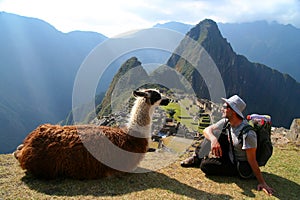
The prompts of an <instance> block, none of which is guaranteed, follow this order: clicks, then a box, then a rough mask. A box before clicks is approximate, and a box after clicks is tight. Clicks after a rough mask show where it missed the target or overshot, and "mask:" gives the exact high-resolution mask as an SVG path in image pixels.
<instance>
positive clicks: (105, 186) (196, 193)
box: [22, 172, 232, 199]
mask: <svg viewBox="0 0 300 200" xmlns="http://www.w3.org/2000/svg"><path fill="white" fill-rule="evenodd" d="M22 181H23V182H24V183H26V184H27V185H28V187H30V189H32V190H35V191H38V192H40V193H44V194H47V195H56V196H77V195H83V196H89V195H91V196H95V197H112V196H121V195H126V194H130V193H134V192H139V191H146V190H148V189H156V188H157V189H160V190H167V191H171V192H172V193H174V194H178V195H182V196H186V197H189V198H193V199H199V198H200V199H232V197H231V196H228V195H220V194H211V193H207V192H205V191H202V190H198V189H196V188H194V187H191V186H189V185H186V184H184V183H181V182H179V181H178V180H176V179H173V178H170V177H168V176H166V175H164V174H161V173H158V172H148V173H139V174H127V175H124V176H119V177H113V178H105V179H99V180H85V181H79V180H71V179H55V180H40V179H36V178H35V177H33V176H31V175H26V176H24V177H23V178H22ZM156 193H157V192H156V191H155V192H153V193H150V192H149V194H148V193H147V194H146V195H147V196H146V197H147V198H148V196H149V198H150V199H153V198H163V197H165V193H164V194H163V195H164V196H161V197H160V196H157V195H159V194H156ZM166 193H168V192H166Z"/></svg>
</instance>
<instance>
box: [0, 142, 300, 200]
mask: <svg viewBox="0 0 300 200" xmlns="http://www.w3.org/2000/svg"><path fill="white" fill-rule="evenodd" d="M149 156H150V157H151V156H155V153H148V154H147V157H149ZM186 156H188V155H187V154H184V155H183V156H181V157H180V158H178V160H177V161H176V162H174V163H172V164H170V165H168V166H167V167H164V168H162V169H160V170H158V171H155V172H150V173H140V174H128V175H125V176H122V177H114V178H107V179H103V180H92V181H77V180H69V179H58V180H51V181H45V180H37V179H35V178H34V177H32V176H30V175H26V174H25V173H24V171H23V170H21V169H20V167H19V166H18V163H17V162H16V160H15V159H14V158H13V156H11V155H4V154H2V155H0V199H2V198H3V199H78V200H79V199H80V200H81V199H268V198H269V199H298V197H299V196H300V168H299V166H300V161H299V147H295V146H291V145H290V146H284V147H278V146H276V147H275V151H274V155H273V156H272V158H271V159H270V161H269V163H268V165H267V166H266V167H263V168H261V169H262V171H263V175H264V177H265V179H266V181H267V183H269V185H271V186H272V187H273V188H274V189H275V190H276V193H275V195H274V196H273V197H268V196H266V195H265V194H264V193H263V192H258V191H256V189H255V188H256V184H257V182H256V180H247V181H245V180H240V179H238V178H235V177H210V178H208V177H205V175H204V174H203V173H202V172H201V171H200V170H199V169H197V168H190V169H187V168H181V167H180V164H179V163H180V160H181V159H183V158H184V157H186ZM150 160H151V159H150Z"/></svg>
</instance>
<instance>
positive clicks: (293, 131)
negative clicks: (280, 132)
mask: <svg viewBox="0 0 300 200" xmlns="http://www.w3.org/2000/svg"><path fill="white" fill-rule="evenodd" d="M287 138H288V139H289V140H291V141H296V142H297V143H300V119H294V120H293V122H292V125H291V127H290V131H289V133H288V134H287Z"/></svg>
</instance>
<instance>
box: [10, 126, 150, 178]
mask: <svg viewBox="0 0 300 200" xmlns="http://www.w3.org/2000/svg"><path fill="white" fill-rule="evenodd" d="M112 132H113V134H111V133H112ZM78 133H80V134H78ZM103 137H106V138H108V139H109V140H110V141H111V142H112V143H113V144H114V145H116V146H118V148H121V149H123V150H125V151H131V152H135V153H145V152H146V151H147V146H148V141H147V139H145V138H136V137H132V136H130V135H127V134H126V131H124V130H123V129H118V128H112V127H101V126H100V127H99V126H91V125H82V126H63V127H62V126H58V125H50V124H45V125H41V126H39V127H38V128H37V129H35V130H34V131H32V132H31V133H30V134H29V135H28V136H27V137H26V138H25V140H24V143H23V146H22V148H21V149H20V150H17V151H18V152H17V153H16V158H17V159H18V160H19V162H20V166H21V167H22V168H23V169H25V170H27V171H28V172H29V173H32V174H34V175H35V176H37V177H42V178H55V177H58V176H66V177H71V178H76V179H95V178H101V177H106V176H111V175H114V174H116V173H119V171H118V170H115V169H112V168H110V167H108V166H106V165H104V164H102V163H101V162H99V160H97V159H96V158H95V157H94V156H93V155H92V154H91V153H90V151H89V150H91V149H89V150H88V149H87V148H86V147H85V145H88V146H89V147H93V148H95V151H94V152H96V154H101V155H103V154H105V155H106V156H110V154H111V152H109V148H107V147H105V145H106V143H105V142H104V140H103ZM82 141H84V142H82ZM141 143H142V144H143V145H140V144H141ZM137 144H139V145H137ZM142 158H143V156H142V154H137V156H136V157H134V158H131V159H129V160H128V162H127V163H122V165H124V167H125V168H126V169H131V168H132V170H133V169H134V168H135V167H136V166H137V164H138V163H139V162H140V160H142ZM126 165H128V166H126Z"/></svg>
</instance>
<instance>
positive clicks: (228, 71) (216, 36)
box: [167, 20, 300, 127]
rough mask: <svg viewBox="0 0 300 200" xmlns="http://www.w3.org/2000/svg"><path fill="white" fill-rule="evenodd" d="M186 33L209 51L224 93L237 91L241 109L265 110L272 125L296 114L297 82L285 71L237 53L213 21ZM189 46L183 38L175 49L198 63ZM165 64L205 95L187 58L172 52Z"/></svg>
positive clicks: (200, 79) (204, 87)
mask: <svg viewBox="0 0 300 200" xmlns="http://www.w3.org/2000/svg"><path fill="white" fill-rule="evenodd" d="M187 37H190V38H192V39H193V40H195V41H197V42H199V44H201V46H202V47H203V48H204V49H205V50H206V51H207V53H208V54H209V55H210V57H211V58H212V60H213V61H214V63H215V64H216V66H217V68H218V71H219V72H220V74H221V77H222V80H223V82H224V86H225V90H226V94H227V96H231V95H233V94H238V95H240V96H241V97H242V98H243V99H244V100H245V101H246V102H247V109H246V111H245V113H261V114H269V115H271V116H272V118H273V124H274V125H275V126H284V127H289V126H290V124H291V122H292V120H293V119H294V118H296V117H299V116H300V109H298V108H297V107H298V104H299V102H300V84H299V83H297V82H296V81H295V80H294V79H293V78H291V77H290V76H288V75H285V74H281V73H280V72H278V71H277V70H274V69H271V68H269V67H267V66H265V65H262V64H258V63H252V62H250V61H248V60H247V58H246V57H244V56H241V55H237V54H236V53H235V52H234V51H233V49H232V47H231V45H230V44H229V43H228V42H227V40H226V39H225V38H223V37H222V35H221V33H220V31H219V29H218V26H217V24H216V23H215V22H214V21H212V20H204V21H202V22H200V23H199V24H197V25H196V26H195V27H194V28H192V29H191V30H190V31H189V32H188V33H187ZM193 48H194V46H193V45H192V44H188V40H187V41H186V39H184V40H183V41H182V42H181V44H180V45H179V46H178V48H177V52H182V54H184V53H185V54H187V55H189V57H192V58H195V59H198V60H197V62H198V63H201V59H200V56H199V55H197V54H199V52H198V51H194V50H193ZM197 56H198V57H199V58H197ZM167 65H168V66H170V67H173V68H175V69H176V70H178V71H179V72H180V73H182V74H183V75H184V76H185V77H186V79H187V80H189V81H190V82H191V85H192V87H193V89H194V90H195V92H196V94H197V95H198V97H200V98H209V93H208V89H207V85H206V84H205V81H204V79H203V77H202V76H201V74H199V72H198V71H197V70H196V69H195V68H193V66H192V65H191V64H190V63H189V62H188V61H186V60H185V59H183V58H182V57H179V56H178V55H176V54H173V55H172V56H171V58H170V59H169V61H168V63H167ZM207 70H209V69H207Z"/></svg>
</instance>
